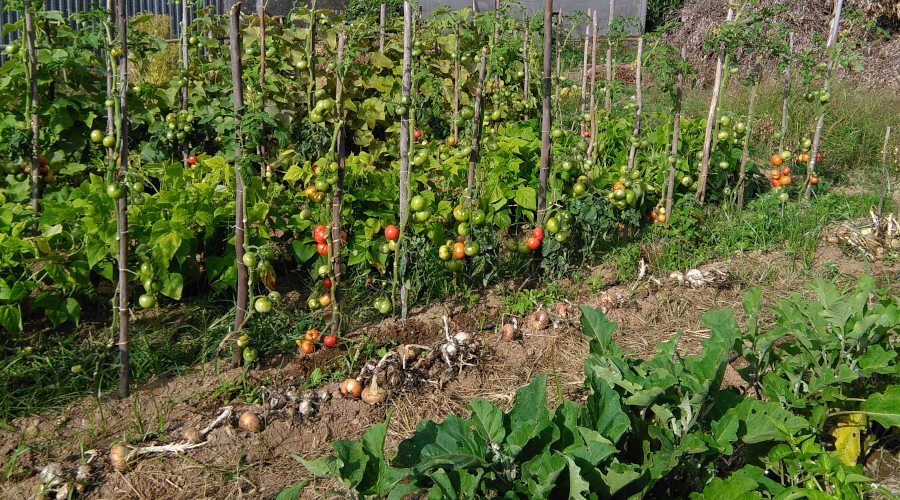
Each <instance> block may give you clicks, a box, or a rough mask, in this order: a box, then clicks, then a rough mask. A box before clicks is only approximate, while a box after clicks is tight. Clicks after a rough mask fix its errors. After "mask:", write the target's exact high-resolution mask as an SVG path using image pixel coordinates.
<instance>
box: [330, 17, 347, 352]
mask: <svg viewBox="0 0 900 500" xmlns="http://www.w3.org/2000/svg"><path fill="white" fill-rule="evenodd" d="M346 42H347V35H345V34H344V33H338V38H337V68H335V83H334V100H335V103H336V106H337V110H336V116H337V120H338V125H337V128H338V129H337V164H338V171H337V182H336V183H335V184H334V193H333V194H332V195H331V273H332V276H334V283H333V284H332V286H331V334H332V335H334V336H337V335H338V334H339V333H340V331H341V311H340V307H339V306H338V298H339V297H338V286H339V285H340V284H341V243H342V242H341V229H342V226H341V201H342V198H343V192H344V172H345V167H346V158H345V156H346V151H345V149H346V147H347V145H346V138H345V136H344V134H345V130H344V105H343V96H342V93H343V88H344V82H343V75H344V68H343V64H344V44H345V43H346Z"/></svg>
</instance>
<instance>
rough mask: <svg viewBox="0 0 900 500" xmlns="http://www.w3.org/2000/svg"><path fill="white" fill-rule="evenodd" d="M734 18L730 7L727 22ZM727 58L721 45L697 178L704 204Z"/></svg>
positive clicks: (699, 195) (699, 194)
mask: <svg viewBox="0 0 900 500" xmlns="http://www.w3.org/2000/svg"><path fill="white" fill-rule="evenodd" d="M732 19H734V9H732V8H729V9H728V16H727V17H726V18H725V22H726V23H729V22H731V20H732ZM724 60H725V47H724V46H720V47H719V52H718V55H717V56H716V78H715V81H714V82H713V91H712V98H711V99H710V100H709V113H708V114H707V116H706V133H705V135H704V136H703V156H702V158H701V160H700V177H699V179H697V184H698V186H697V199H698V200H699V201H700V204H701V205H703V202H704V200H705V199H706V179H707V177H708V176H709V153H710V149H711V148H712V135H713V127H714V126H715V123H716V110H717V109H718V108H719V93H720V92H721V90H722V66H723V64H724Z"/></svg>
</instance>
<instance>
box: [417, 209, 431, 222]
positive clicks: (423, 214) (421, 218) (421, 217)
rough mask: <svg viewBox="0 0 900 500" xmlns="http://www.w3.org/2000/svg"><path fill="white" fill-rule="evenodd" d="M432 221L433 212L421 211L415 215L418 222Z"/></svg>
mask: <svg viewBox="0 0 900 500" xmlns="http://www.w3.org/2000/svg"><path fill="white" fill-rule="evenodd" d="M429 219H431V210H419V211H418V212H415V213H413V220H415V221H416V222H428V220H429Z"/></svg>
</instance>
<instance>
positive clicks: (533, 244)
mask: <svg viewBox="0 0 900 500" xmlns="http://www.w3.org/2000/svg"><path fill="white" fill-rule="evenodd" d="M525 244H526V245H528V249H529V250H531V251H535V250H537V249H538V248H540V247H541V240H539V239H537V238H535V237H534V236H532V237H530V238H528V240H527V241H526V242H525Z"/></svg>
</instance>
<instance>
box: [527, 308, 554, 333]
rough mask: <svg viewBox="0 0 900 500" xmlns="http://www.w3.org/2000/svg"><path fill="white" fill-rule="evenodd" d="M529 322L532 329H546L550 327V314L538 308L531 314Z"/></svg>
mask: <svg viewBox="0 0 900 500" xmlns="http://www.w3.org/2000/svg"><path fill="white" fill-rule="evenodd" d="M529 323H530V324H531V328H532V329H534V330H546V329H547V328H549V327H550V315H549V314H547V311H545V310H543V309H538V310H537V311H535V312H534V314H532V315H531V318H530V319H529Z"/></svg>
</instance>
